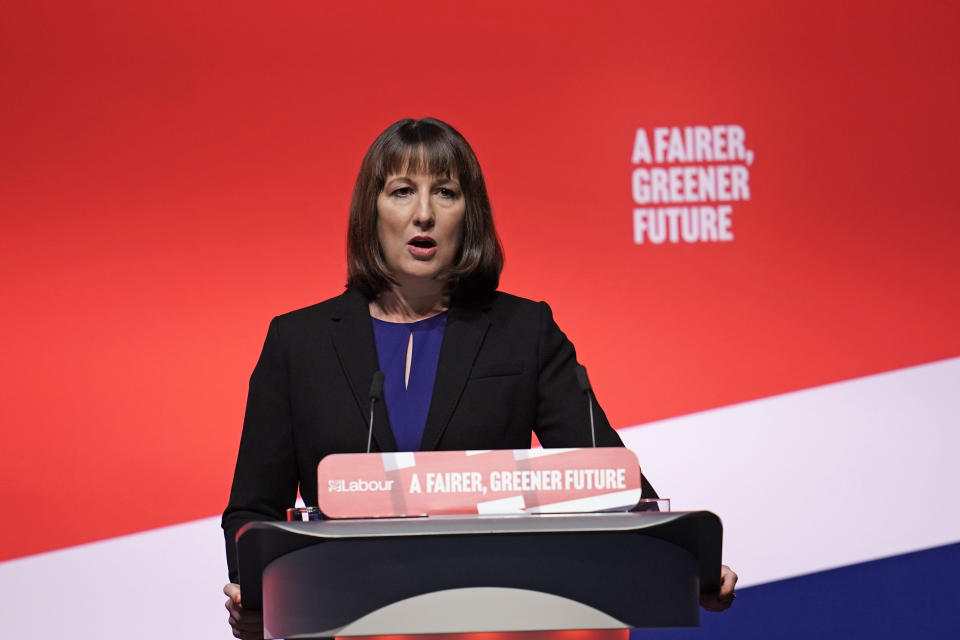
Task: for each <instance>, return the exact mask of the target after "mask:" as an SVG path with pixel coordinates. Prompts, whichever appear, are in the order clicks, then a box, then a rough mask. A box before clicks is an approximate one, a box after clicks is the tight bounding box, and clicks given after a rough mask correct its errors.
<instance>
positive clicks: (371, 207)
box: [347, 118, 503, 300]
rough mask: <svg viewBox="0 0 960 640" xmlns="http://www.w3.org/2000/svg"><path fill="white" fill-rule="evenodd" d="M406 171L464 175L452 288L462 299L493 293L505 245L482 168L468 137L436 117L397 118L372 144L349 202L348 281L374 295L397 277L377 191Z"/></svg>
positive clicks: (387, 287)
mask: <svg viewBox="0 0 960 640" xmlns="http://www.w3.org/2000/svg"><path fill="white" fill-rule="evenodd" d="M405 170H406V171H412V172H416V173H426V174H429V175H434V176H448V177H456V179H457V180H458V181H459V182H460V188H461V189H462V191H463V196H464V202H465V205H466V211H465V213H464V219H463V239H462V242H461V243H460V250H459V251H458V252H457V255H456V257H455V258H454V263H453V266H452V268H451V270H450V273H449V283H450V287H451V291H450V293H451V295H453V296H454V297H457V298H462V297H476V296H482V295H484V294H488V293H492V292H493V291H494V290H496V288H497V285H498V284H499V282H500V272H501V271H502V270H503V248H502V247H501V246H500V240H499V238H497V232H496V229H495V228H494V226H493V211H492V209H491V207H490V198H489V197H488V196H487V187H486V184H485V183H484V180H483V172H482V171H481V170H480V163H479V162H477V156H476V155H475V154H474V153H473V149H471V148H470V145H469V144H468V143H467V141H466V139H465V138H464V137H463V136H462V135H460V133H459V132H458V131H457V130H456V129H454V128H453V127H451V126H450V125H448V124H446V123H445V122H441V121H440V120H435V119H434V118H421V119H419V120H414V119H412V118H407V119H405V120H400V121H399V122H395V123H393V124H392V125H390V126H389V127H387V129H386V131H384V132H383V133H381V134H380V135H379V136H378V137H377V139H376V140H374V141H373V144H372V145H370V148H369V149H368V150H367V155H366V156H364V158H363V162H362V163H361V165H360V173H359V174H358V175H357V182H356V184H355V185H354V188H353V200H352V201H351V202H350V223H349V227H348V229H347V286H348V287H351V288H354V289H357V290H358V291H360V292H361V293H363V294H364V295H365V296H366V297H367V298H368V299H370V300H373V299H374V298H376V297H377V296H378V295H379V294H381V293H383V292H384V291H386V290H388V289H389V288H390V287H391V286H392V285H393V284H394V280H393V279H392V278H391V277H390V270H389V267H388V266H387V263H386V260H385V259H384V256H383V249H382V247H381V246H380V239H379V236H378V234H377V198H378V197H379V195H380V192H381V191H382V190H383V186H384V184H385V183H386V181H387V176H389V175H390V174H393V173H399V172H401V171H405Z"/></svg>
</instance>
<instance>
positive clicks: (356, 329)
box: [222, 118, 735, 637]
mask: <svg viewBox="0 0 960 640" xmlns="http://www.w3.org/2000/svg"><path fill="white" fill-rule="evenodd" d="M502 268H503V250H502V248H501V246H500V242H499V239H498V238H497V233H496V230H495V228H494V224H493V214H492V211H491V207H490V200H489V198H488V196H487V190H486V185H485V184H484V179H483V174H482V172H481V170H480V165H479V163H478V162H477V158H476V156H475V155H474V153H473V150H472V149H471V148H470V145H469V144H467V141H466V140H465V139H464V138H463V136H461V135H460V133H458V132H457V131H456V130H455V129H454V128H453V127H451V126H449V125H447V124H445V123H443V122H440V121H438V120H435V119H432V118H423V119H421V120H411V119H407V120H401V121H399V122H396V123H394V124H393V125H391V126H390V127H389V128H387V129H386V131H384V132H383V133H382V134H380V136H379V137H378V138H377V139H376V140H375V141H374V142H373V144H372V145H371V147H370V149H369V150H368V151H367V154H366V156H365V157H364V159H363V163H362V164H361V166H360V173H359V175H358V177H357V182H356V185H355V187H354V192H353V199H352V201H351V204H350V221H349V228H348V232H347V274H348V277H347V288H346V291H344V292H343V293H342V294H341V295H339V296H337V297H335V298H331V299H329V300H326V301H324V302H321V303H319V304H316V305H313V306H311V307H307V308H305V309H300V310H298V311H293V312H291V313H287V314H284V315H281V316H278V317H276V318H274V319H273V321H272V322H271V323H270V327H269V329H268V331H267V338H266V341H265V343H264V346H263V352H262V353H261V355H260V359H259V360H258V362H257V365H256V367H255V369H254V371H253V374H252V376H251V378H250V389H249V395H248V398H247V408H246V416H245V418H244V424H243V435H242V437H241V440H240V451H239V454H238V456H237V465H236V470H235V473H234V478H233V486H232V490H231V493H230V502H229V504H228V506H227V508H226V510H225V511H224V514H223V521H222V525H223V529H224V535H225V537H226V544H227V563H228V566H229V572H230V584H228V585H227V586H226V587H225V589H224V592H225V593H226V594H227V595H228V596H229V597H230V598H229V600H228V601H227V608H228V610H230V614H231V618H230V622H231V625H232V626H233V628H234V635H236V636H238V637H255V636H256V634H258V633H260V632H261V627H260V625H261V623H260V619H259V617H258V616H254V615H251V614H252V612H245V611H244V610H243V609H242V606H241V604H240V602H241V601H240V589H239V586H237V584H236V583H237V582H238V574H237V566H236V544H235V536H236V533H237V531H238V530H239V529H240V527H241V526H243V525H244V524H245V523H247V522H250V521H252V520H282V519H284V517H285V513H286V509H287V508H288V507H291V506H293V504H294V501H295V499H296V495H297V489H298V488H299V490H300V495H301V496H302V497H303V499H304V501H305V502H306V504H307V505H311V506H312V505H316V500H317V475H316V469H317V464H318V463H319V461H320V460H321V459H322V458H323V457H324V456H326V455H328V454H331V453H347V452H362V451H366V449H367V438H368V424H367V420H368V417H369V415H368V411H369V401H368V392H369V389H370V386H371V380H372V379H373V377H374V374H375V373H376V372H378V371H380V372H382V373H383V376H384V388H383V395H384V402H383V403H377V405H376V407H377V408H376V410H375V416H374V431H373V439H372V449H371V450H373V451H421V450H461V449H518V448H526V447H529V446H530V441H531V433H536V434H537V437H538V439H539V440H540V442H541V444H542V445H543V446H544V447H577V446H589V445H590V444H591V436H590V431H589V427H588V424H587V418H586V416H585V409H584V402H583V393H582V392H581V391H580V387H579V386H578V382H577V376H576V367H577V360H576V354H575V352H574V348H573V345H572V344H571V343H570V341H569V340H568V339H567V338H566V336H565V335H564V334H563V332H562V331H560V329H559V328H558V327H557V325H556V323H555V322H554V320H553V315H552V313H551V311H550V307H549V306H547V304H546V303H543V302H534V301H531V300H526V299H523V298H518V297H515V296H511V295H508V294H506V293H502V292H499V291H497V285H498V284H499V279H500V272H501V270H502ZM595 417H596V441H597V445H598V446H623V445H622V442H621V441H620V438H619V437H618V436H617V434H616V432H615V431H614V430H613V429H612V428H611V427H610V424H609V422H608V421H607V419H606V416H605V415H604V414H603V411H602V410H601V409H599V407H598V408H597V409H596V416H595ZM643 491H644V497H654V496H655V494H654V493H653V489H652V488H651V487H650V485H649V484H647V483H646V481H645V480H644V485H643ZM733 581H735V577H734V578H733ZM733 581H731V580H728V579H727V578H724V587H727V586H729V589H727V592H726V593H724V588H721V593H720V598H721V599H723V598H724V597H729V595H730V594H732V590H733Z"/></svg>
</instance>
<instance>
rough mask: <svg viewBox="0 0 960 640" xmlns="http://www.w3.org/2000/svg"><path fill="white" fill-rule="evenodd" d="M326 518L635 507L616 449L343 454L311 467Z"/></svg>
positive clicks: (628, 455)
mask: <svg viewBox="0 0 960 640" xmlns="http://www.w3.org/2000/svg"><path fill="white" fill-rule="evenodd" d="M317 486H318V496H317V501H318V504H319V506H320V510H321V511H322V512H323V513H324V514H325V515H327V516H328V517H331V518H390V517H407V516H426V515H441V514H466V513H471V514H520V513H586V512H591V511H625V510H628V509H630V508H632V507H634V506H635V505H636V504H637V502H638V501H639V500H640V467H639V466H638V464H637V457H636V455H635V454H634V453H633V452H632V451H630V450H629V449H624V448H622V447H602V448H596V449H514V450H491V451H417V452H398V453H372V454H364V453H348V454H335V455H330V456H327V457H326V458H324V459H323V460H322V461H321V462H320V464H319V465H318V466H317Z"/></svg>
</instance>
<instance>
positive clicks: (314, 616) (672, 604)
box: [237, 511, 722, 638]
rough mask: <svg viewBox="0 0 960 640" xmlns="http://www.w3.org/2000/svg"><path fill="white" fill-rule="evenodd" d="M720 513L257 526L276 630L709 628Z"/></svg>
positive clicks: (251, 534) (246, 548) (250, 545)
mask: <svg viewBox="0 0 960 640" xmlns="http://www.w3.org/2000/svg"><path fill="white" fill-rule="evenodd" d="M721 547H722V526H721V524H720V519H719V518H718V517H717V516H716V515H714V514H713V513H710V512H709V511H690V512H673V513H649V512H648V513H595V514H576V515H567V514H564V515H535V516H533V515H521V516H474V515H471V516H439V517H438V516H433V517H429V518H401V519H369V520H322V521H314V522H251V523H249V524H247V525H245V526H244V527H243V528H242V529H240V531H239V533H238V534H237V553H238V559H239V568H240V585H241V591H242V593H243V603H244V606H245V607H246V608H249V609H260V608H262V609H263V611H264V629H265V634H266V637H273V638H294V637H296V638H321V637H330V636H334V635H339V636H347V635H377V634H402V633H461V632H474V631H533V630H547V629H600V628H626V627H672V626H697V625H698V624H699V620H700V617H699V616H700V613H699V594H700V592H709V591H716V590H717V589H718V587H719V583H720V558H721Z"/></svg>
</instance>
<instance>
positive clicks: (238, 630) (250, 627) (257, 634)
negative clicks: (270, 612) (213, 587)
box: [223, 582, 263, 640]
mask: <svg viewBox="0 0 960 640" xmlns="http://www.w3.org/2000/svg"><path fill="white" fill-rule="evenodd" d="M223 595H225V596H227V601H226V603H225V604H224V606H225V607H226V608H227V611H229V612H230V627H231V628H232V629H233V637H234V638H241V639H242V640H263V614H262V613H260V612H259V611H246V610H245V609H244V608H243V605H242V604H241V603H240V585H238V584H235V583H233V582H231V583H230V584H228V585H226V586H225V587H224V588H223Z"/></svg>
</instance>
